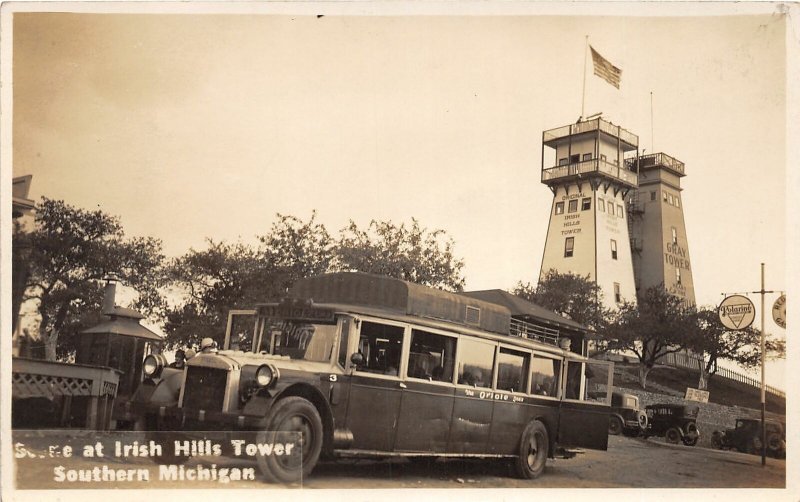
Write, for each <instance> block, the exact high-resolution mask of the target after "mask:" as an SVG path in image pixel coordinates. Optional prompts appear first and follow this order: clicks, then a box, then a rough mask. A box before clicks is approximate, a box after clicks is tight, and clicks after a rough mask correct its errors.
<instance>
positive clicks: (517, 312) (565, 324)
mask: <svg viewBox="0 0 800 502" xmlns="http://www.w3.org/2000/svg"><path fill="white" fill-rule="evenodd" d="M461 294H462V295H464V296H469V297H471V298H477V299H479V300H483V301H487V302H490V303H495V304H497V305H502V306H504V307H506V308H507V309H508V310H510V311H511V316H512V317H532V318H535V320H536V321H538V322H541V323H544V324H550V325H556V326H558V327H559V328H562V329H570V330H574V331H582V332H586V331H589V328H588V327H587V326H584V325H583V324H580V323H578V322H575V321H573V320H571V319H567V318H566V317H562V316H560V315H559V314H557V313H555V312H553V311H551V310H548V309H546V308H544V307H542V306H540V305H537V304H535V303H532V302H529V301H528V300H525V299H523V298H520V297H519V296H516V295H512V294H511V293H509V292H507V291H503V290H502V289H485V290H482V291H465V292H464V293H461Z"/></svg>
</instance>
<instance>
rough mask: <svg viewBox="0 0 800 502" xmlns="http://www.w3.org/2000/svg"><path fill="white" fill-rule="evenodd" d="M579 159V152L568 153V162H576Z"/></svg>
mask: <svg viewBox="0 0 800 502" xmlns="http://www.w3.org/2000/svg"><path fill="white" fill-rule="evenodd" d="M580 161H581V154H579V153H576V154H575V155H570V156H569V163H570V164H577V163H578V162H580Z"/></svg>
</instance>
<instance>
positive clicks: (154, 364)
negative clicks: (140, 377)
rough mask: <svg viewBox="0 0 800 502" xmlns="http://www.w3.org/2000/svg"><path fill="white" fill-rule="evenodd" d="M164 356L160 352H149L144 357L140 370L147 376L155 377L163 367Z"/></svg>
mask: <svg viewBox="0 0 800 502" xmlns="http://www.w3.org/2000/svg"><path fill="white" fill-rule="evenodd" d="M164 366H165V364H164V357H163V356H162V355H160V354H158V355H157V354H150V355H149V356H147V357H145V358H144V363H142V372H143V373H144V376H146V377H148V378H157V377H158V376H159V375H160V374H161V371H162V370H163V369H164Z"/></svg>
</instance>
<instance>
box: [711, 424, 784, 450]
mask: <svg viewBox="0 0 800 502" xmlns="http://www.w3.org/2000/svg"><path fill="white" fill-rule="evenodd" d="M766 425H767V455H770V456H772V457H775V458H786V428H785V427H784V425H783V424H782V423H780V422H778V421H776V420H767V423H766ZM711 444H712V445H713V446H714V448H718V449H721V450H737V451H741V452H744V453H752V454H756V455H760V454H761V420H759V419H755V418H737V419H736V425H735V426H734V428H733V429H726V430H724V431H714V433H713V434H712V435H711Z"/></svg>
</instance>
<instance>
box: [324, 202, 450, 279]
mask: <svg viewBox="0 0 800 502" xmlns="http://www.w3.org/2000/svg"><path fill="white" fill-rule="evenodd" d="M453 246H454V244H453V240H452V239H450V238H448V237H447V236H446V234H445V231H444V230H433V231H428V230H427V229H426V228H423V227H421V226H420V224H419V222H418V221H417V220H416V219H413V218H412V220H411V225H409V226H406V225H405V224H400V225H396V224H394V223H392V222H390V221H389V222H387V221H375V220H372V221H371V222H370V224H369V227H368V228H367V229H365V230H362V229H360V228H358V226H357V225H356V224H355V223H353V222H352V221H351V222H350V224H349V225H348V226H347V227H345V228H344V229H342V230H341V232H340V237H339V240H338V242H337V243H336V248H335V251H334V253H335V257H336V258H335V268H336V269H338V270H357V271H359V272H367V273H372V274H379V275H387V276H389V277H394V278H397V279H402V280H405V281H410V282H414V283H417V284H423V285H426V286H431V287H434V288H439V289H446V290H452V291H461V290H463V289H464V278H463V276H462V275H461V269H462V268H463V266H464V262H463V261H462V260H460V259H457V258H456V257H455V255H454V254H453Z"/></svg>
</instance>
